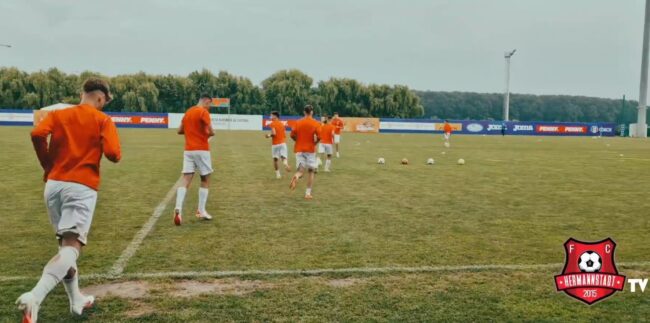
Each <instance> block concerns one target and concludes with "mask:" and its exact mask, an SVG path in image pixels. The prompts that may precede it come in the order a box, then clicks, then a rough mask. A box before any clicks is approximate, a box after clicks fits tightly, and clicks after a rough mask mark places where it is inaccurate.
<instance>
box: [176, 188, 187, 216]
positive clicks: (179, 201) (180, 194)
mask: <svg viewBox="0 0 650 323" xmlns="http://www.w3.org/2000/svg"><path fill="white" fill-rule="evenodd" d="M185 193H187V188H185V187H179V188H178V189H177V190H176V209H177V210H179V211H182V210H183V201H184V200H185Z"/></svg>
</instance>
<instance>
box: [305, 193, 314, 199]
mask: <svg viewBox="0 0 650 323" xmlns="http://www.w3.org/2000/svg"><path fill="white" fill-rule="evenodd" d="M313 198H314V197H313V196H311V194H305V200H311V199H313Z"/></svg>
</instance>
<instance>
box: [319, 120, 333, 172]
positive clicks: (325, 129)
mask: <svg viewBox="0 0 650 323" xmlns="http://www.w3.org/2000/svg"><path fill="white" fill-rule="evenodd" d="M330 120H331V119H330V117H325V119H324V120H323V125H322V126H321V128H320V145H321V147H322V149H323V154H325V156H326V160H325V171H326V172H329V171H330V170H331V169H330V167H331V166H332V152H333V149H332V144H333V143H334V132H335V131H336V130H335V128H334V126H333V125H332V124H331V123H330Z"/></svg>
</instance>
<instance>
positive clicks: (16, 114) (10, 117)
mask: <svg viewBox="0 0 650 323" xmlns="http://www.w3.org/2000/svg"><path fill="white" fill-rule="evenodd" d="M33 123H34V113H33V111H32V110H17V109H16V110H15V109H11V110H9V109H0V125H2V126H31V125H32V124H33Z"/></svg>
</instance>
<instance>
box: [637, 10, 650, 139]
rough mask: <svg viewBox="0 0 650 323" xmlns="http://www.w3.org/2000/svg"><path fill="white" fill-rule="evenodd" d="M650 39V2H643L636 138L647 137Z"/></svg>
mask: <svg viewBox="0 0 650 323" xmlns="http://www.w3.org/2000/svg"><path fill="white" fill-rule="evenodd" d="M649 37H650V0H646V2H645V23H644V24H643V50H642V52H641V82H640V83H641V84H640V86H639V107H638V114H637V121H636V136H637V137H639V138H647V137H648V130H647V129H648V125H647V122H646V112H647V109H648V108H647V106H648V104H647V103H648V40H649V39H648V38H649Z"/></svg>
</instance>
